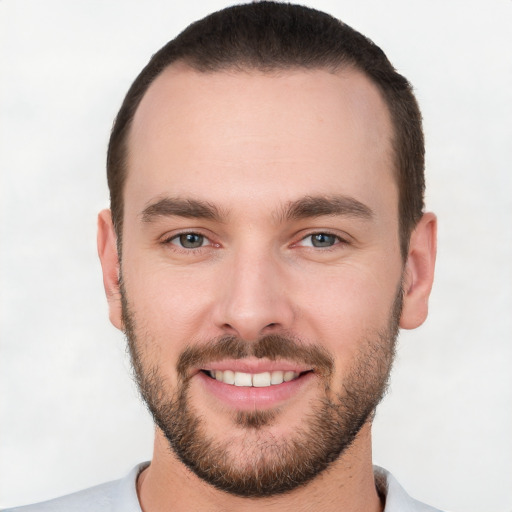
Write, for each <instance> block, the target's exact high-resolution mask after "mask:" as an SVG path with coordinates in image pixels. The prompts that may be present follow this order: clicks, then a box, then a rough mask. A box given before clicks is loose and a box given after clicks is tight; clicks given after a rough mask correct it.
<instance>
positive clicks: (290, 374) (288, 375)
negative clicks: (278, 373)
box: [283, 372, 297, 382]
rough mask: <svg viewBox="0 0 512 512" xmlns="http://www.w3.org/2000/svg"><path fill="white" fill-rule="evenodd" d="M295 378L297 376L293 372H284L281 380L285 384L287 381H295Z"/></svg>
mask: <svg viewBox="0 0 512 512" xmlns="http://www.w3.org/2000/svg"><path fill="white" fill-rule="evenodd" d="M296 376H297V374H296V373H295V372H284V376H283V380H284V381H285V382H289V381H291V380H293V379H295V377H296Z"/></svg>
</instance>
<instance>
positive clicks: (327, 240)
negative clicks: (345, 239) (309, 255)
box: [302, 233, 340, 248]
mask: <svg viewBox="0 0 512 512" xmlns="http://www.w3.org/2000/svg"><path fill="white" fill-rule="evenodd" d="M339 240H340V239H339V237H337V236H336V235H331V234H329V233H314V234H313V235H309V236H307V237H305V238H304V239H303V240H302V245H305V246H309V247H319V248H321V247H332V246H333V245H336V244H337V243H338V242H339Z"/></svg>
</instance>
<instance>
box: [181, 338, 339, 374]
mask: <svg viewBox="0 0 512 512" xmlns="http://www.w3.org/2000/svg"><path fill="white" fill-rule="evenodd" d="M251 356H252V357H256V358H258V359H269V360H270V361H275V360H277V359H286V360H288V361H293V362H296V363H300V364H306V365H308V366H311V367H312V369H313V370H314V371H315V372H317V373H319V374H320V375H322V376H323V377H325V378H327V377H329V376H330V375H331V374H332V372H333V370H334V358H333V357H332V356H331V355H330V354H329V352H328V351H327V350H326V349H325V348H324V347H322V346H318V345H306V344H304V343H303V342H301V341H300V340H298V339H296V338H293V337H291V336H285V335H280V334H269V335H266V336H263V337H262V338H260V339H259V340H257V341H255V342H254V341H246V340H243V339H241V338H238V337H236V336H222V337H221V338H217V339H214V340H211V341H209V342H208V343H206V344H204V345H197V346H189V347H187V348H186V349H185V350H184V351H183V352H182V353H181V354H180V356H179V358H178V362H177V370H178V375H179V376H180V378H181V379H182V380H184V381H186V380H187V379H188V376H189V374H190V370H191V369H193V368H200V367H201V366H204V365H206V364H207V363H211V362H215V361H221V360H223V359H244V358H246V357H251Z"/></svg>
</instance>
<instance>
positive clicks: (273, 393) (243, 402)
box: [196, 372, 314, 410]
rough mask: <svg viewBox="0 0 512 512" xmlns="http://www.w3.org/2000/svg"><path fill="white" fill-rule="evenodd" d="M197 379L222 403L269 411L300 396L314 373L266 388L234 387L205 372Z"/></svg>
mask: <svg viewBox="0 0 512 512" xmlns="http://www.w3.org/2000/svg"><path fill="white" fill-rule="evenodd" d="M196 377H197V378H198V379H199V380H200V381H201V384H202V385H203V386H204V389H206V391H207V393H209V394H211V395H213V396H214V397H216V398H217V399H219V400H220V401H221V402H223V403H225V404H227V405H229V406H231V407H233V408H235V409H238V410H254V409H255V408H258V409H269V408H271V407H276V406H278V405H280V404H282V403H284V402H286V401H287V400H290V399H292V398H293V397H294V396H296V395H298V394H299V393H300V392H301V391H302V389H303V388H304V386H307V385H308V384H309V383H311V382H312V379H313V378H314V375H313V372H308V373H305V374H303V375H301V376H300V377H298V378H297V379H294V380H291V381H289V382H283V383H282V384H276V385H273V386H267V387H264V388H255V387H243V386H234V385H232V384H224V382H220V381H218V380H216V379H212V378H211V377H209V376H208V375H206V374H204V373H203V372H199V373H198V374H197V375H196Z"/></svg>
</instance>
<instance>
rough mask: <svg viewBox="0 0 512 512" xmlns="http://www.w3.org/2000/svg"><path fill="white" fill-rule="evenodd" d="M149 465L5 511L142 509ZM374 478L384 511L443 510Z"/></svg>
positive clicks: (382, 477) (382, 475)
mask: <svg viewBox="0 0 512 512" xmlns="http://www.w3.org/2000/svg"><path fill="white" fill-rule="evenodd" d="M147 465H148V463H147V462H145V463H143V464H139V465H138V466H135V467H134V468H133V469H132V470H131V471H130V473H128V475H126V476H125V477H124V478H122V479H121V480H115V481H113V482H107V483H105V484H101V485H97V486H96V487H91V488H90V489H85V490H83V491H79V492H76V493H73V494H68V495H67V496H62V497H61V498H56V499H53V500H50V501H45V502H43V503H38V504H35V505H26V506H24V507H16V508H11V509H6V510H4V511H3V512H142V509H141V508H140V504H139V499H138V497H137V487H136V483H137V476H138V475H139V473H140V472H141V471H142V470H143V469H144V468H145V467H146V466H147ZM374 472H375V481H376V484H377V488H378V489H379V492H380V493H381V495H383V496H385V499H386V506H385V508H384V512H440V511H439V510H438V509H436V508H433V507H430V506H428V505H425V504H424V503H420V502H419V501H416V500H415V499H413V498H411V497H410V496H409V495H408V494H407V493H406V492H405V491H404V489H403V488H402V486H401V485H400V484H399V483H398V482H397V481H396V480H395V478H394V477H393V475H391V473H389V472H388V471H386V470H385V469H382V468H379V467H378V466H374Z"/></svg>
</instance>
